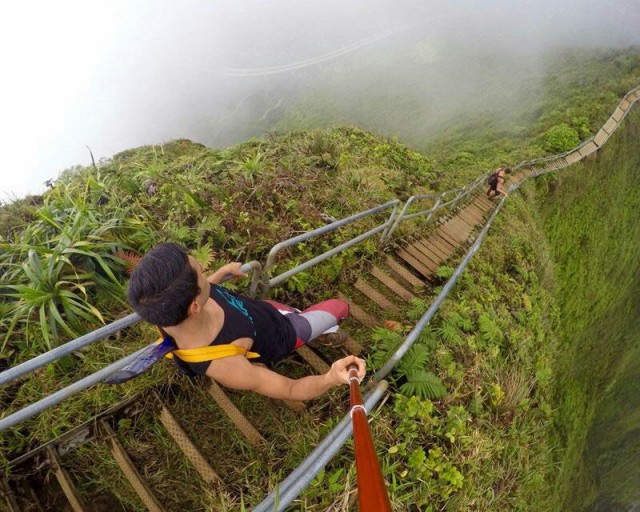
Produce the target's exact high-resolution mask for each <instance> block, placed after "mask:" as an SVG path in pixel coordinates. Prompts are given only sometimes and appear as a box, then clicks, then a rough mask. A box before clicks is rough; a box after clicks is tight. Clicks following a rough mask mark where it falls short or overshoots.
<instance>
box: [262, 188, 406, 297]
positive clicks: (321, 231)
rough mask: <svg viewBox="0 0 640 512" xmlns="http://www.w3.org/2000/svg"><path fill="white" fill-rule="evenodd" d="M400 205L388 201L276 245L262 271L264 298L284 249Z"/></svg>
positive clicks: (396, 202) (395, 200)
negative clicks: (269, 272)
mask: <svg viewBox="0 0 640 512" xmlns="http://www.w3.org/2000/svg"><path fill="white" fill-rule="evenodd" d="M399 203H400V200H398V199H394V200H392V201H388V202H386V203H384V204H381V205H380V206H376V207H375V208H370V209H369V210H365V211H364V212H360V213H356V214H354V215H351V216H349V217H345V218H344V219H340V220H337V221H335V222H332V223H331V224H327V225H326V226H321V227H319V228H316V229H314V230H312V231H307V232H306V233H302V234H301V235H298V236H294V237H292V238H289V239H287V240H283V241H282V242H279V243H277V244H276V245H274V246H273V247H272V248H271V250H270V251H269V254H268V256H267V261H266V263H265V264H264V267H263V271H262V275H263V282H264V285H265V289H264V290H263V291H262V296H264V294H265V293H266V291H267V290H268V288H269V286H271V284H270V281H269V277H268V271H269V269H270V268H271V267H272V266H273V264H274V263H275V260H276V256H277V255H278V253H279V252H280V251H281V250H282V249H286V248H287V247H292V246H294V245H296V244H299V243H300V242H304V241H305V240H308V239H310V238H313V237H315V236H318V235H323V234H325V233H330V232H332V231H335V230H336V229H338V228H341V227H342V226H345V225H347V224H350V223H351V222H355V221H356V220H359V219H362V218H364V217H368V216H369V215H373V214H375V213H378V212H381V211H384V210H387V209H389V208H391V207H392V206H393V207H396V205H398V204H399ZM387 222H388V221H387ZM385 225H386V222H385V224H383V226H385Z"/></svg>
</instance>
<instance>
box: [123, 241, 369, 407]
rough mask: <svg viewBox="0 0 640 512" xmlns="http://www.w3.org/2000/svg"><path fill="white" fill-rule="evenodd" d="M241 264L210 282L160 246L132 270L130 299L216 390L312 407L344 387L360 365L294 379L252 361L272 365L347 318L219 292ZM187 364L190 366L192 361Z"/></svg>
mask: <svg viewBox="0 0 640 512" xmlns="http://www.w3.org/2000/svg"><path fill="white" fill-rule="evenodd" d="M240 267H241V264H240V263H229V264H227V265H224V266H223V267H221V268H220V269H218V270H217V271H216V272H214V273H213V274H211V275H210V276H208V277H205V276H204V273H203V268H202V266H201V265H200V264H199V263H198V262H197V261H196V260H195V259H194V258H193V257H192V256H189V255H188V254H187V252H186V250H185V249H184V248H183V247H181V246H180V245H178V244H174V243H163V244H159V245H158V246H156V247H154V248H153V249H152V250H151V251H149V252H148V253H147V254H146V255H145V256H144V257H143V258H142V259H141V260H140V262H139V263H138V265H137V266H136V268H135V269H134V271H133V273H132V275H131V279H130V281H129V288H128V299H129V302H130V304H131V306H132V307H133V309H134V310H135V311H136V312H137V313H138V314H139V315H140V316H141V317H142V318H143V319H144V320H146V321H147V322H150V323H152V324H155V325H156V326H158V327H159V328H160V329H161V332H162V333H163V334H164V335H165V342H167V341H168V340H170V341H172V342H173V344H175V347H176V348H177V350H174V351H173V357H174V361H175V362H176V364H177V365H178V366H179V367H180V368H181V369H182V370H184V371H186V372H187V373H192V374H193V373H195V374H200V375H207V376H209V377H211V378H212V379H214V380H215V381H217V382H219V383H220V384H222V385H224V386H226V387H229V388H233V389H244V390H252V391H255V392H257V393H261V394H263V395H266V396H269V397H272V398H280V399H287V400H310V399H312V398H315V397H317V396H319V395H321V394H322V393H324V392H326V391H327V390H329V389H330V388H331V387H333V386H336V385H339V384H348V370H347V367H348V366H349V365H351V364H356V365H357V366H358V376H359V378H360V379H363V378H364V376H365V364H364V360H362V359H360V358H357V357H355V356H348V357H345V358H342V359H339V360H337V361H335V362H334V363H333V365H332V366H331V369H330V370H329V371H328V372H327V373H326V374H324V375H313V376H309V377H303V378H301V379H297V380H293V379H289V378H287V377H285V376H283V375H280V374H278V373H276V372H274V371H272V370H270V369H267V368H266V367H263V366H262V365H253V364H251V362H250V361H253V362H260V363H267V364H269V363H273V362H275V361H278V360H280V359H282V358H284V357H286V356H287V355H288V354H289V353H291V352H292V351H293V350H295V349H296V348H299V347H300V346H301V345H303V344H305V343H308V342H309V341H310V340H312V339H313V338H315V337H316V336H319V335H320V334H322V333H324V332H325V331H327V330H330V329H332V328H335V327H336V326H337V325H338V323H339V322H340V321H341V320H343V319H344V318H346V317H347V316H348V314H349V306H348V304H347V303H346V302H344V301H341V300H338V299H330V300H326V301H324V302H320V303H319V304H316V305H314V306H311V307H310V308H308V309H306V310H304V311H302V312H297V311H296V310H294V309H293V308H290V307H288V306H285V305H282V304H278V303H276V302H273V301H263V300H255V299H251V298H249V297H246V296H243V295H240V294H238V293H235V292H233V291H231V290H228V289H226V288H223V287H222V286H220V285H219V283H221V282H222V280H223V279H224V278H225V277H226V276H229V275H230V276H232V277H233V278H236V279H238V278H242V277H245V276H246V274H244V273H242V272H241V271H240ZM208 346H213V347H223V348H222V350H223V351H224V352H225V355H224V356H223V357H222V358H218V357H219V356H216V357H214V358H212V359H213V360H206V361H202V360H201V359H200V362H193V358H191V357H190V354H192V353H194V351H193V349H200V348H201V347H208ZM190 361H191V362H190Z"/></svg>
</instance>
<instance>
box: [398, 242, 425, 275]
mask: <svg viewBox="0 0 640 512" xmlns="http://www.w3.org/2000/svg"><path fill="white" fill-rule="evenodd" d="M397 254H398V256H400V258H402V259H403V260H404V261H406V262H407V263H408V264H409V265H411V266H412V267H413V268H414V269H416V270H417V271H418V272H420V273H421V274H422V275H423V276H424V277H425V278H427V279H431V278H432V277H433V272H432V271H431V270H429V269H428V268H427V267H426V266H424V265H423V264H422V263H420V262H419V261H418V260H417V259H416V258H414V257H413V256H412V255H411V254H409V253H408V252H407V251H405V250H404V249H400V250H398V253H397Z"/></svg>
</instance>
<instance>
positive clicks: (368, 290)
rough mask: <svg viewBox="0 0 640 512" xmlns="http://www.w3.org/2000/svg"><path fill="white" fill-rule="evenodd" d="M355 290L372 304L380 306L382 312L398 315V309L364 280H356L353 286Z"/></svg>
mask: <svg viewBox="0 0 640 512" xmlns="http://www.w3.org/2000/svg"><path fill="white" fill-rule="evenodd" d="M353 286H354V288H355V289H356V290H359V291H360V292H362V293H363V294H365V295H366V296H367V297H369V298H370V299H371V300H372V301H373V302H375V303H376V304H377V305H378V306H380V307H381V308H382V309H383V310H384V311H391V312H392V313H396V314H397V313H399V312H400V308H398V306H396V305H395V304H394V303H393V302H391V301H390V300H389V299H388V298H387V297H385V296H384V294H383V293H382V292H379V291H378V290H376V289H375V288H374V287H373V286H371V285H370V284H369V283H367V282H366V281H365V280H363V279H360V278H358V280H357V281H356V282H355V284H354V285H353Z"/></svg>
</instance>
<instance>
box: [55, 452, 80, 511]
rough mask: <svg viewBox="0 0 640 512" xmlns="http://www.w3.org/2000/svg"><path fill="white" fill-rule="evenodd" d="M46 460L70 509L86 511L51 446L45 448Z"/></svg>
mask: <svg viewBox="0 0 640 512" xmlns="http://www.w3.org/2000/svg"><path fill="white" fill-rule="evenodd" d="M47 458H48V459H49V464H51V468H52V469H53V471H54V473H55V475H56V480H58V483H59V484H60V487H61V488H62V492H63V493H64V495H65V497H66V498H67V501H68V502H69V505H70V506H71V509H72V510H73V511H74V512H84V511H85V510H87V508H86V506H85V505H84V503H83V502H82V500H81V499H80V497H79V496H78V492H77V491H76V487H75V485H74V484H73V480H71V477H69V474H68V473H67V472H66V471H65V469H64V468H63V467H62V463H61V462H60V457H59V456H58V452H57V451H56V449H55V448H53V447H52V446H49V447H48V448H47Z"/></svg>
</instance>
